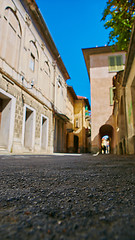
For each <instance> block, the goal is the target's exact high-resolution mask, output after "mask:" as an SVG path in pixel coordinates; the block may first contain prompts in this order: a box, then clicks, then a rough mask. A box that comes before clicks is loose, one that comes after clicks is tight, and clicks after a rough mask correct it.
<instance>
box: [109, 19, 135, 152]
mask: <svg viewBox="0 0 135 240" xmlns="http://www.w3.org/2000/svg"><path fill="white" fill-rule="evenodd" d="M113 85H114V108H113V113H114V117H115V122H116V128H117V154H135V23H134V25H133V29H132V34H131V39H130V44H129V48H128V52H127V57H126V64H125V70H124V71H123V72H119V73H118V74H117V75H116V76H115V77H114V78H113Z"/></svg>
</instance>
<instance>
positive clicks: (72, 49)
mask: <svg viewBox="0 0 135 240" xmlns="http://www.w3.org/2000/svg"><path fill="white" fill-rule="evenodd" d="M106 1H107V0H95V1H93V0H57V1H56V0H36V2H37V5H38V7H39V9H40V12H41V14H42V16H43V17H44V20H45V22H46V24H47V26H48V29H49V31H50V33H51V36H52V38H53V40H54V42H55V45H56V47H57V49H58V51H59V53H60V55H61V58H62V60H63V62H64V64H65V67H66V69H67V71H68V73H69V75H70V78H71V79H70V80H68V81H67V83H68V84H69V85H70V86H72V87H73V88H74V90H75V92H76V94H77V95H79V96H85V97H87V98H88V99H89V102H90V83H89V78H88V73H87V70H86V66H85V62H84V58H83V54H82V48H90V47H96V46H98V47H99V46H105V44H107V42H108V31H107V30H106V29H105V28H104V26H103V25H104V22H103V21H101V18H102V13H103V10H104V8H105V7H106Z"/></svg>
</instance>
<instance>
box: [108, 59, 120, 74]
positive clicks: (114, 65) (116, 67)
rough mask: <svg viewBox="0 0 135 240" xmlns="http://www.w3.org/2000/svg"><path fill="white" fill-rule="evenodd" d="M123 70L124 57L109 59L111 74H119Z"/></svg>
mask: <svg viewBox="0 0 135 240" xmlns="http://www.w3.org/2000/svg"><path fill="white" fill-rule="evenodd" d="M121 70H123V59H122V55H118V56H110V57H109V72H118V71H121Z"/></svg>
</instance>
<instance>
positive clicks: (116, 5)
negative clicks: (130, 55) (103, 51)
mask: <svg viewBox="0 0 135 240" xmlns="http://www.w3.org/2000/svg"><path fill="white" fill-rule="evenodd" d="M101 20H103V21H106V22H105V24H104V26H105V28H106V29H108V28H111V31H110V33H109V42H108V44H113V45H117V47H118V49H119V50H127V48H128V44H129V40H130V35H131V30H132V26H133V22H134V20H135V0H108V1H107V3H106V8H105V10H104V12H103V17H102V19H101Z"/></svg>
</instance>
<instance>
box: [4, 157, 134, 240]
mask: <svg viewBox="0 0 135 240" xmlns="http://www.w3.org/2000/svg"><path fill="white" fill-rule="evenodd" d="M0 239H1V240H5V239H8V240H9V239H13V240H40V239H41V240H42V239H43V240H113V239H115V240H135V156H115V155H98V156H92V155H90V154H87V155H85V154H84V155H64V154H63V155H62V154H61V155H44V156H43V155H33V156H30V155H23V156H22V155H21V156H17V155H16V156H15V155H1V156H0Z"/></svg>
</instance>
